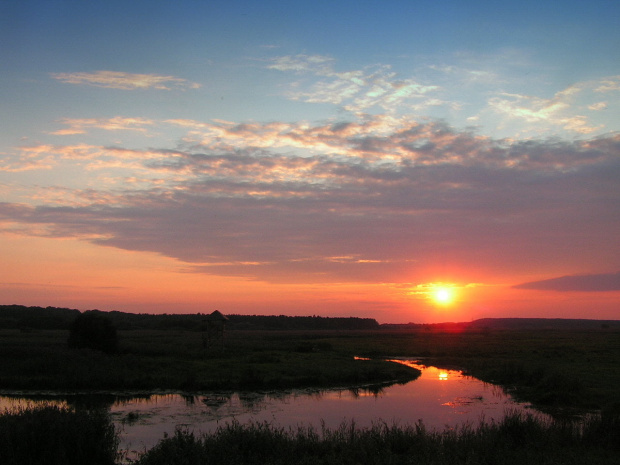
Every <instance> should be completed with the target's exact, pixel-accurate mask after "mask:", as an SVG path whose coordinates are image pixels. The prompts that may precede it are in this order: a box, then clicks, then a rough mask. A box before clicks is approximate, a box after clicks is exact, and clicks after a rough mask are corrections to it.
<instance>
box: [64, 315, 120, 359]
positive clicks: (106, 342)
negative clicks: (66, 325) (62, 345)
mask: <svg viewBox="0 0 620 465" xmlns="http://www.w3.org/2000/svg"><path fill="white" fill-rule="evenodd" d="M68 344H69V347H71V348H74V349H81V348H88V349H94V350H100V351H102V352H106V353H114V352H116V350H117V347H118V336H117V334H116V328H115V327H114V325H113V324H112V321H111V320H110V319H109V318H108V317H106V316H105V315H102V314H101V313H98V312H94V311H90V312H85V313H82V314H80V315H79V316H78V317H77V318H76V319H75V320H74V321H73V323H71V327H70V331H69V340H68Z"/></svg>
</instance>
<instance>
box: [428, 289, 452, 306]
mask: <svg viewBox="0 0 620 465" xmlns="http://www.w3.org/2000/svg"><path fill="white" fill-rule="evenodd" d="M431 297H432V299H433V301H434V302H435V303H436V304H439V305H450V304H451V303H453V302H454V298H455V295H454V289H453V288H451V287H447V286H442V287H437V288H436V289H434V290H433V293H432V295H431Z"/></svg>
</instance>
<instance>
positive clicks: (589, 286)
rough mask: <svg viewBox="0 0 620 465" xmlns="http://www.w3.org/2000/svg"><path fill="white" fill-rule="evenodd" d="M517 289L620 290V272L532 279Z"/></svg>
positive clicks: (519, 285) (517, 286) (564, 290)
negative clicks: (539, 279) (540, 279)
mask: <svg viewBox="0 0 620 465" xmlns="http://www.w3.org/2000/svg"><path fill="white" fill-rule="evenodd" d="M514 287H515V288H517V289H535V290H542V291H560V292H570V291H578V292H604V291H620V272H618V273H606V274H588V275H575V276H562V277H560V278H552V279H545V280H542V281H532V282H529V283H523V284H518V285H516V286H514Z"/></svg>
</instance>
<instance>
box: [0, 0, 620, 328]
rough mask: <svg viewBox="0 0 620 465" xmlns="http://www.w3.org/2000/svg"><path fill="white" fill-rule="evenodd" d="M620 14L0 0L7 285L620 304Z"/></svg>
mask: <svg viewBox="0 0 620 465" xmlns="http://www.w3.org/2000/svg"><path fill="white" fill-rule="evenodd" d="M619 21H620V3H619V2H617V1H615V0H614V1H602V0H593V1H590V2H583V1H572V0H568V1H561V2H558V1H547V0H536V1H528V0H525V1H519V2H514V1H507V2H497V1H482V0H480V1H476V0H472V1H468V2H462V1H434V2H427V1H410V0H409V1H390V0H384V1H381V2H379V1H374V0H369V1H365V2H357V1H356V2H353V1H338V0H331V1H329V2H328V1H321V0H317V1H314V2H282V1H275V0H262V1H260V2H258V1H236V0H228V1H206V0H205V1H183V0H181V1H175V2H163V1H157V0H150V1H141V0H134V1H126V0H124V1H115V0H109V1H106V2H84V1H54V0H49V1H42V0H41V1H29V0H20V1H12V0H0V70H1V73H0V105H1V106H0V108H1V111H0V258H1V260H2V266H1V267H0V303H3V304H21V305H38V306H58V307H69V308H78V309H81V310H87V309H94V308H97V309H101V310H106V311H110V310H120V311H128V312H139V313H196V312H205V313H206V312H211V311H213V310H215V309H218V310H220V311H221V312H222V313H225V314H234V313H236V314H278V315H279V314H284V315H319V316H338V317H342V316H354V317H363V318H375V319H376V320H377V321H379V322H380V323H408V322H414V323H432V322H443V321H470V320H473V319H477V318H496V317H527V318H532V317H541V318H592V319H619V318H620V240H618V239H619V238H620V132H619V129H620V28H618V22H619Z"/></svg>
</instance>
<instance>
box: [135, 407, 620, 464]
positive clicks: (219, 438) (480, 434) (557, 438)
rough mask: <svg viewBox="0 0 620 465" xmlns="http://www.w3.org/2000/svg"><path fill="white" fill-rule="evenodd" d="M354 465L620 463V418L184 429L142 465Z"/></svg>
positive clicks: (516, 417) (522, 417) (143, 459)
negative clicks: (432, 426)
mask: <svg viewBox="0 0 620 465" xmlns="http://www.w3.org/2000/svg"><path fill="white" fill-rule="evenodd" d="M211 463H217V464H219V465H228V464H231V465H232V464H246V465H254V464H256V465H284V464H291V463H295V464H300V465H313V464H323V465H330V464H334V465H348V464H351V465H355V464H368V465H371V464H377V465H378V464H391V465H397V464H433V465H443V464H445V465H454V464H498V465H501V464H515V465H516V464H523V463H536V464H549V465H551V464H560V463H561V464H583V463H588V464H603V463H604V464H613V463H620V415H617V414H616V415H613V416H611V417H609V418H606V417H603V418H596V419H592V420H589V421H587V422H586V424H585V426H583V427H580V426H579V425H577V424H573V423H559V422H552V423H543V422H541V421H539V420H536V419H534V418H533V417H532V416H525V415H521V414H516V413H515V414H510V415H508V416H507V417H506V418H505V419H504V420H502V421H500V422H496V423H490V424H482V425H481V426H479V427H477V428H474V427H471V426H463V427H461V428H459V429H455V430H446V431H443V432H435V431H428V430H426V429H425V428H424V425H423V424H422V423H417V424H415V425H411V426H398V425H392V426H390V425H387V424H385V423H376V424H375V425H374V426H373V427H371V428H357V427H356V426H355V424H354V423H352V424H345V425H342V426H341V427H340V428H338V429H335V430H330V429H326V428H323V429H322V430H321V431H317V430H315V429H312V428H299V429H297V430H291V429H289V430H285V429H282V428H277V427H273V426H270V425H269V424H266V423H255V424H250V425H247V426H243V425H240V424H237V423H235V424H232V425H227V426H224V427H220V428H219V429H218V430H217V431H216V432H215V433H212V434H208V435H204V436H199V437H197V436H196V435H194V434H193V433H191V432H187V431H182V430H178V431H177V432H176V433H175V435H174V436H172V437H169V438H166V439H163V440H162V441H161V442H160V443H159V444H158V445H157V446H155V447H154V448H153V449H151V450H149V451H148V452H146V453H145V454H144V455H143V456H142V457H141V458H140V459H139V460H138V461H137V465H164V464H165V465H203V464H211Z"/></svg>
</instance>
